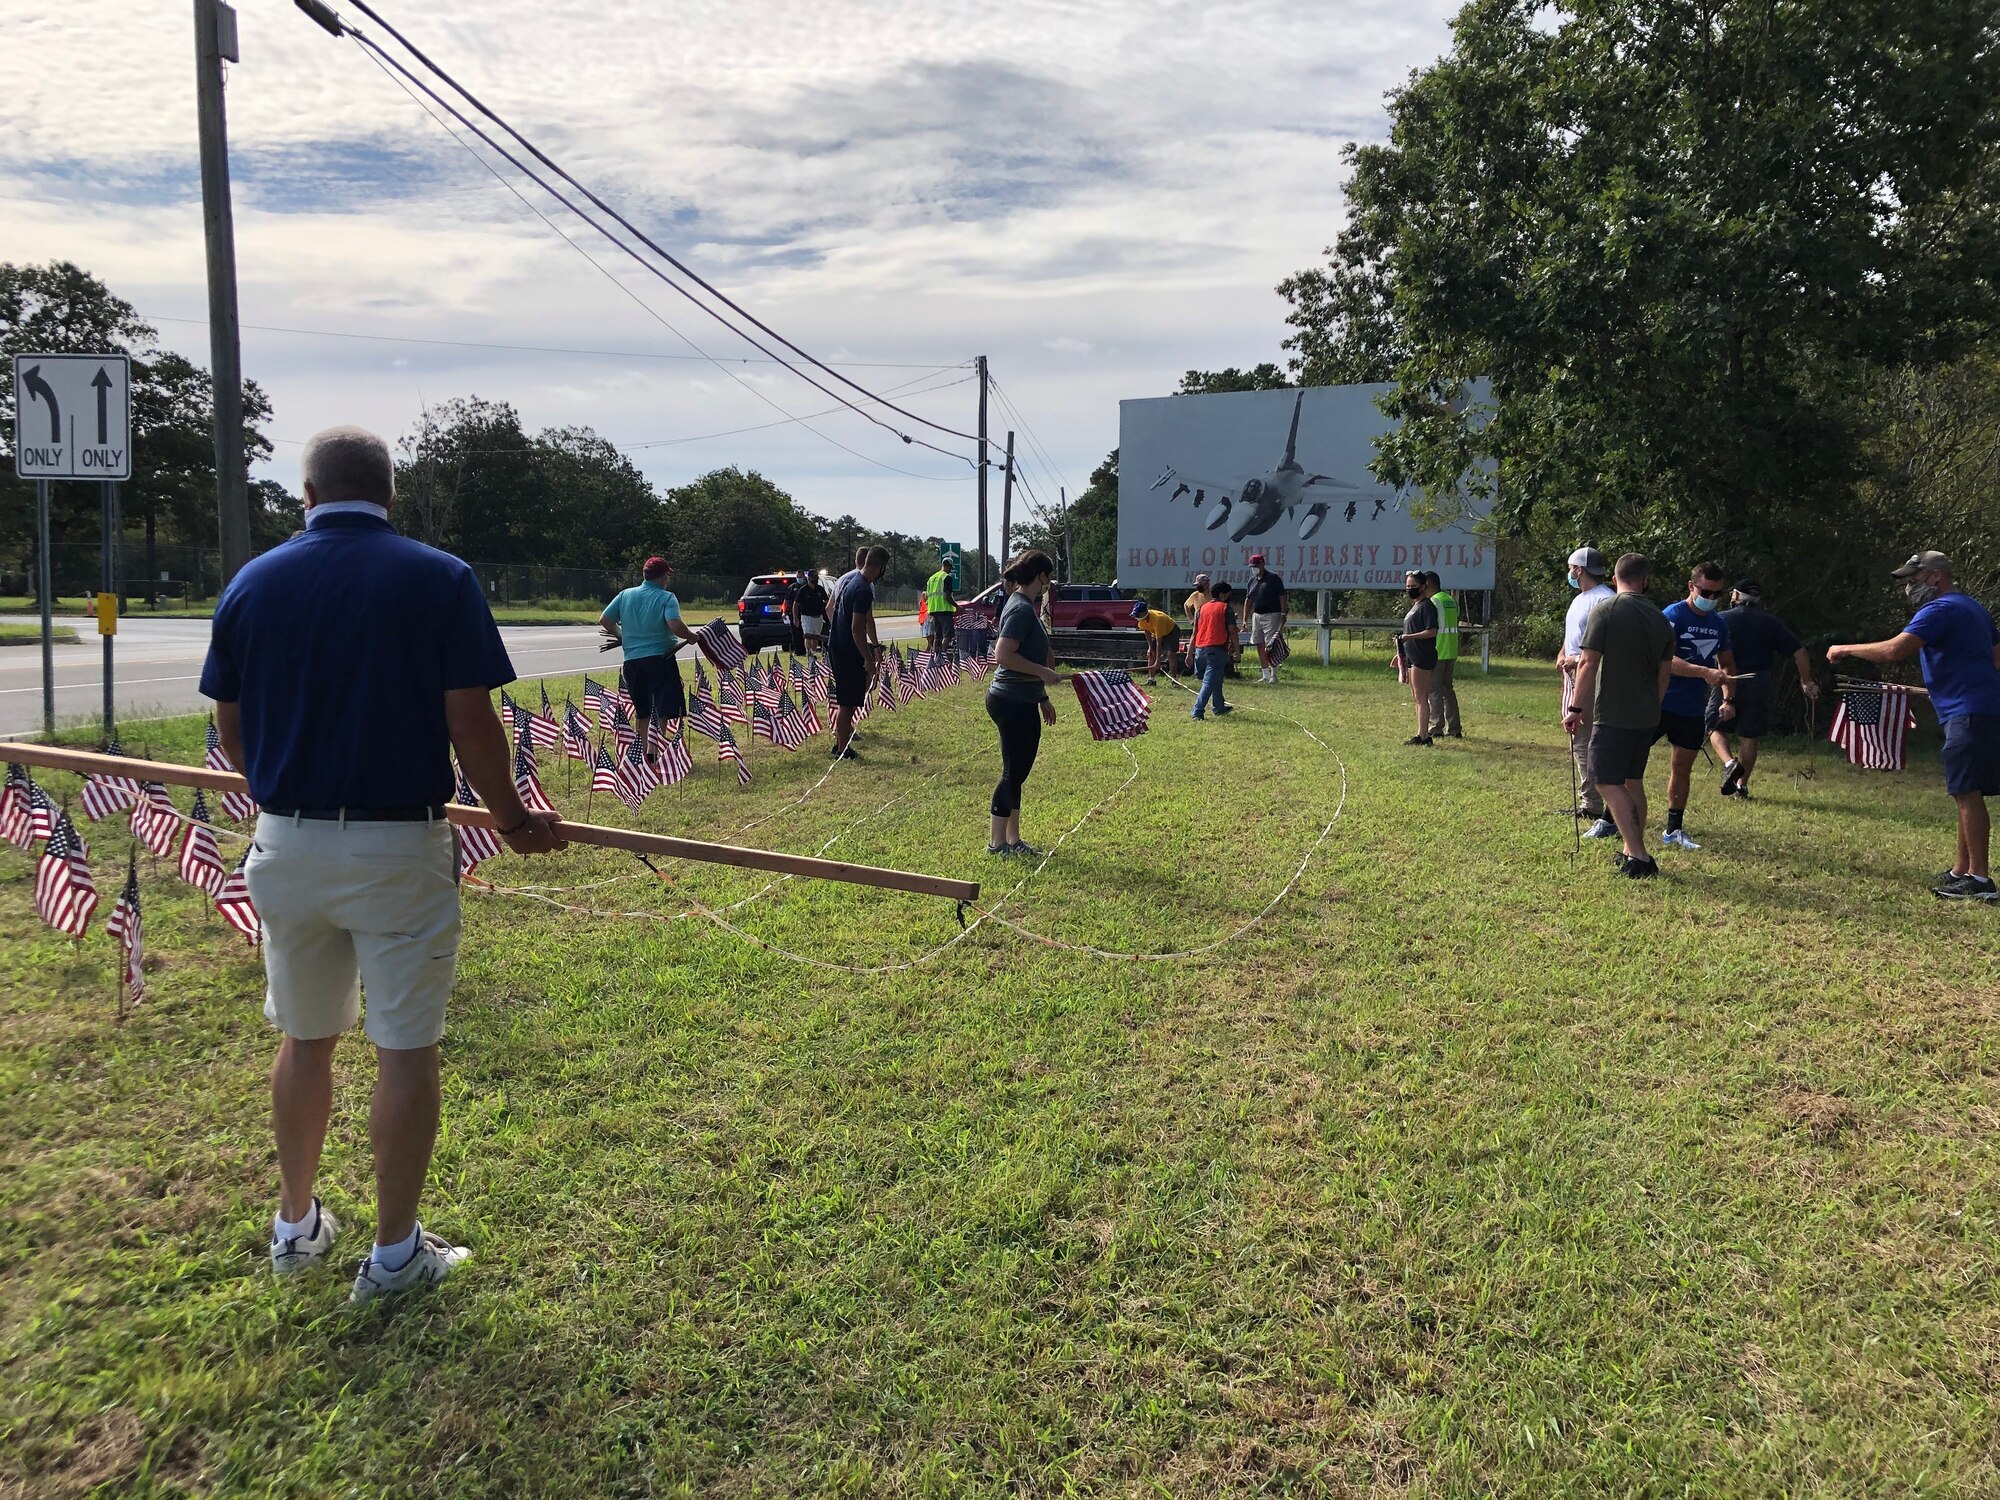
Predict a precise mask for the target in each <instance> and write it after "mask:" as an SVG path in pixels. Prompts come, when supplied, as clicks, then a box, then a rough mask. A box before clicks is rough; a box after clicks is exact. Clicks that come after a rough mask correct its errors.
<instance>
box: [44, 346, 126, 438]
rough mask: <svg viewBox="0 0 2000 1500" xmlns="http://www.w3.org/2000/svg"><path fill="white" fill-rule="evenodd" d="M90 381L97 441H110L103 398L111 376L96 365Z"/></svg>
mask: <svg viewBox="0 0 2000 1500" xmlns="http://www.w3.org/2000/svg"><path fill="white" fill-rule="evenodd" d="M38 368H39V367H38ZM90 383H91V385H93V386H94V387H96V389H97V441H98V443H99V444H100V445H102V444H104V443H108V442H110V441H111V426H110V420H109V415H108V413H107V412H106V409H105V400H106V398H107V397H108V396H109V395H110V392H111V377H110V376H109V375H108V374H106V373H105V370H104V366H102V365H99V366H98V367H97V378H96V379H95V380H93V381H91V382H90Z"/></svg>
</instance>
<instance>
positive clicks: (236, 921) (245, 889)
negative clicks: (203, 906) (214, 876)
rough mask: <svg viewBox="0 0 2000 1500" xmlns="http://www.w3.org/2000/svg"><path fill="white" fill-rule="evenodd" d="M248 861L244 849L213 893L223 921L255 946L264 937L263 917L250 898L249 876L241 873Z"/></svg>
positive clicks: (247, 855) (248, 855) (248, 856)
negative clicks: (220, 885) (226, 877)
mask: <svg viewBox="0 0 2000 1500" xmlns="http://www.w3.org/2000/svg"><path fill="white" fill-rule="evenodd" d="M249 862H250V851H249V850H248V849H245V850H244V851H243V858H241V859H239V860H238V861H236V868H235V869H233V870H231V871H230V872H229V878H228V879H227V880H225V881H223V882H222V889H221V890H219V891H217V892H216V893H215V909H216V911H217V912H219V913H221V916H222V920H223V921H225V922H227V923H228V924H229V925H230V926H231V927H234V928H235V929H236V930H237V931H238V932H240V933H242V934H243V941H244V942H246V943H248V944H250V945H251V946H252V947H255V946H256V945H257V944H258V943H259V942H261V941H262V940H263V937H264V919H263V918H262V917H260V916H258V915H257V903H256V902H254V901H252V900H251V899H250V877H249V876H248V875H246V874H244V873H243V867H244V866H245V865H247V864H248V863H249Z"/></svg>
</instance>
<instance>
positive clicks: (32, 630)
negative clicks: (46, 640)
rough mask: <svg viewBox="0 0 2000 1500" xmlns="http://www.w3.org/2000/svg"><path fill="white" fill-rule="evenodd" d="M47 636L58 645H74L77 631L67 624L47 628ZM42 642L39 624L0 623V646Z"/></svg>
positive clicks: (36, 644) (30, 644)
mask: <svg viewBox="0 0 2000 1500" xmlns="http://www.w3.org/2000/svg"><path fill="white" fill-rule="evenodd" d="M49 636H50V638H51V639H52V640H54V642H55V643H56V644H57V645H58V646H74V645H75V644H76V643H77V640H78V636H77V633H76V632H75V631H74V630H72V629H71V628H70V627H69V626H67V625H54V626H51V627H50V628H49ZM41 643H42V627H41V626H39V625H0V646H39V645H40V644H41Z"/></svg>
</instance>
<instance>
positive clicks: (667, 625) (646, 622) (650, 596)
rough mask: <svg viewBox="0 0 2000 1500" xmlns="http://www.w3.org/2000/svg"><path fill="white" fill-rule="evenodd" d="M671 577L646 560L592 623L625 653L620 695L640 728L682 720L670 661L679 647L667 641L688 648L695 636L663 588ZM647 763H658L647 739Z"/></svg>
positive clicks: (657, 562) (682, 696) (677, 679)
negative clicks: (675, 639)
mask: <svg viewBox="0 0 2000 1500" xmlns="http://www.w3.org/2000/svg"><path fill="white" fill-rule="evenodd" d="M670 571H671V569H669V568H668V567H667V560H666V559H665V558H664V557H649V558H647V559H646V565H645V567H644V568H642V569H641V570H640V579H639V582H638V583H637V584H635V585H634V586H633V587H631V588H629V589H626V590H625V591H624V592H622V593H620V594H618V595H617V596H616V597H615V598H613V599H612V601H611V602H610V603H609V604H607V605H605V606H604V613H603V614H601V615H599V616H598V617H597V628H598V629H599V630H602V631H603V632H604V633H605V634H606V635H608V636H610V637H611V639H612V640H614V641H616V642H618V644H619V646H620V648H621V649H622V650H623V651H624V653H625V670H624V678H625V691H626V692H627V693H629V694H631V697H632V716H633V717H634V718H635V719H637V720H638V722H639V724H640V725H641V726H642V727H643V726H644V725H647V724H651V723H654V722H655V721H657V722H659V723H662V724H664V723H666V722H668V721H669V720H671V719H682V718H686V717H687V695H686V693H685V692H684V691H683V689H682V687H681V668H680V663H679V662H677V661H675V660H674V652H676V651H678V650H680V647H678V646H676V645H674V644H673V643H672V640H671V637H673V636H679V637H680V638H681V639H682V640H684V641H687V642H689V643H692V642H693V641H694V632H693V631H691V630H689V629H688V628H687V624H686V622H684V621H683V620H682V619H681V602H680V600H678V599H676V598H675V597H674V596H673V592H672V590H670V589H669V588H668V587H667V574H668V573H669V572H670ZM646 759H648V760H657V759H659V751H657V750H655V749H654V748H653V743H652V736H650V735H648V736H647V737H646Z"/></svg>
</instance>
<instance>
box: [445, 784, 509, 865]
mask: <svg viewBox="0 0 2000 1500" xmlns="http://www.w3.org/2000/svg"><path fill="white" fill-rule="evenodd" d="M458 800H459V804H460V805H461V806H464V807H477V806H479V798H478V797H476V796H474V795H473V791H472V784H471V783H470V782H468V781H467V780H466V779H465V773H464V772H463V771H460V772H459V773H458ZM452 827H453V828H454V829H455V830H456V832H457V834H458V873H459V878H460V879H463V878H464V877H465V876H467V875H470V874H471V873H472V872H473V871H474V870H476V869H478V868H479V862H480V861H481V860H486V859H491V858H493V856H494V855H496V854H498V853H499V852H500V849H501V843H500V835H499V834H497V833H495V832H494V831H493V830H492V829H490V828H474V827H472V826H470V825H468V824H456V823H455V824H453V825H452Z"/></svg>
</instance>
